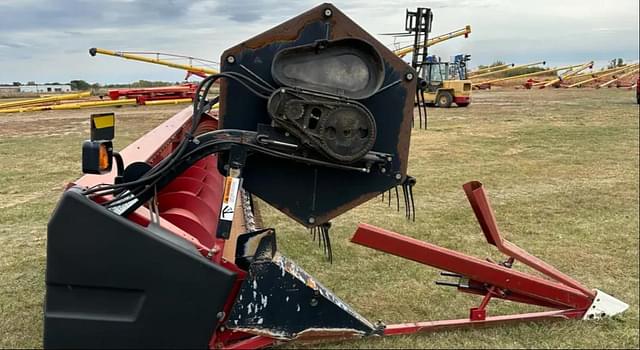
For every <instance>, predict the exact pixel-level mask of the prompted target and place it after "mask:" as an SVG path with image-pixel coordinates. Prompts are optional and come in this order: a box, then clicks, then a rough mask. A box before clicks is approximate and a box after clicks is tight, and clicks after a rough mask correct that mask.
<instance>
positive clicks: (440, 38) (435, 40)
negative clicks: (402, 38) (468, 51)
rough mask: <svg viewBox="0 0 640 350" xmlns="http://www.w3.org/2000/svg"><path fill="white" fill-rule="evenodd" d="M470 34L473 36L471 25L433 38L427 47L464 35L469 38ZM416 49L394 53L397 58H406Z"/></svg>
mask: <svg viewBox="0 0 640 350" xmlns="http://www.w3.org/2000/svg"><path fill="white" fill-rule="evenodd" d="M469 34H471V26H470V25H466V26H465V27H464V28H462V29H458V30H454V31H453V32H450V33H446V34H442V35H438V36H436V37H434V38H431V39H429V40H428V41H427V47H430V46H433V45H435V44H438V43H441V42H443V41H447V40H449V39H453V38H456V37H459V36H462V35H464V37H465V38H466V37H468V36H469ZM413 50H414V48H413V46H407V47H403V48H400V49H397V50H395V51H394V52H393V53H395V54H396V56H398V57H400V58H403V57H404V56H406V55H407V54H409V53H411V52H413Z"/></svg>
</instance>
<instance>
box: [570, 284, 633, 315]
mask: <svg viewBox="0 0 640 350" xmlns="http://www.w3.org/2000/svg"><path fill="white" fill-rule="evenodd" d="M628 308H629V304H627V303H625V302H623V301H621V300H619V299H616V298H614V297H612V296H611V295H609V294H607V293H605V292H603V291H601V290H599V289H596V297H595V298H594V299H593V303H592V304H591V305H590V306H589V309H588V310H587V312H585V314H584V316H582V319H583V320H599V319H601V318H605V317H612V316H615V315H618V314H621V313H623V312H624V311H625V310H626V309H628Z"/></svg>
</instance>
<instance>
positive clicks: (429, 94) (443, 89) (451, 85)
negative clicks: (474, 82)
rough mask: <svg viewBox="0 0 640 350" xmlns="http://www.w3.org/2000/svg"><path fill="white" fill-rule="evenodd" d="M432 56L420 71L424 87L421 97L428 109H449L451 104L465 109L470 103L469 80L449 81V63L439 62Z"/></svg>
mask: <svg viewBox="0 0 640 350" xmlns="http://www.w3.org/2000/svg"><path fill="white" fill-rule="evenodd" d="M436 59H437V57H436V56H432V57H431V60H430V62H429V63H428V64H427V65H426V66H425V67H424V69H423V70H422V74H423V77H422V78H423V79H424V81H425V84H426V86H425V87H424V88H423V93H422V96H423V98H424V103H425V104H426V105H427V106H430V107H442V108H449V107H451V105H452V104H453V103H455V104H456V105H457V106H458V107H467V106H468V105H469V104H470V103H471V80H468V79H465V80H450V79H449V62H440V61H439V59H438V60H437V61H436Z"/></svg>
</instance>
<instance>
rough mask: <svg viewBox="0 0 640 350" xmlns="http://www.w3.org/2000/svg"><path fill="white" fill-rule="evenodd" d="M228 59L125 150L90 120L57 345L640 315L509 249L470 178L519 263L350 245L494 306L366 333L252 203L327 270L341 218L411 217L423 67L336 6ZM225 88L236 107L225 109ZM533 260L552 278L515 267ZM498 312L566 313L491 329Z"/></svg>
mask: <svg viewBox="0 0 640 350" xmlns="http://www.w3.org/2000/svg"><path fill="white" fill-rule="evenodd" d="M221 61H222V62H223V64H222V69H221V72H220V73H219V74H213V75H211V76H208V77H207V78H205V79H204V80H203V81H202V83H201V84H200V86H199V87H198V89H197V91H196V98H195V99H194V105H193V107H191V108H187V109H185V110H183V111H182V112H180V113H178V114H176V115H175V116H174V117H172V118H170V119H169V120H167V121H166V122H164V123H163V124H161V125H160V126H158V127H157V128H155V129H153V130H152V131H150V132H149V133H148V134H146V135H145V136H143V137H141V138H140V139H138V140H136V141H135V142H133V143H132V144H130V145H129V146H127V147H126V148H124V149H123V150H121V151H120V152H115V151H114V150H113V147H112V144H111V139H112V138H113V129H114V123H115V117H114V116H113V115H108V114H107V115H104V114H103V115H94V116H92V119H91V121H92V138H91V140H89V141H86V142H85V144H84V145H83V169H84V171H85V172H86V173H88V174H87V175H85V176H83V177H82V178H80V179H79V180H77V181H76V182H75V183H73V184H70V185H69V187H68V189H67V190H66V191H65V193H64V194H63V196H62V199H61V200H60V202H59V204H58V207H57V208H56V210H55V211H54V213H53V215H52V217H51V220H50V222H49V228H48V241H47V242H48V246H47V272H46V285H47V291H46V300H45V315H44V318H45V322H44V346H45V347H47V348H61V347H64V348H66V347H83V348H133V347H136V348H137V347H146V348H160V347H162V348H164V347H182V348H206V347H209V348H263V347H268V346H273V345H276V344H279V343H283V342H287V341H299V342H315V341H323V340H341V339H351V338H359V337H365V336H386V335H397V334H409V333H416V332H420V331H431V330H436V329H443V328H452V327H462V326H479V325H488V324H494V323H504V322H510V321H523V320H538V319H546V318H564V319H569V318H585V319H593V318H600V317H605V316H613V315H615V314H618V313H620V312H622V311H624V310H625V309H626V308H627V307H628V305H626V304H624V303H622V302H620V301H618V300H617V299H615V298H613V297H610V296H608V295H606V294H605V293H603V292H601V291H597V290H596V291H594V290H591V289H589V288H586V287H585V286H583V285H582V284H580V283H579V282H577V281H575V280H573V279H572V278H570V277H568V276H566V275H564V274H562V273H561V272H559V271H557V270H556V269H554V268H553V267H551V266H549V265H548V264H546V263H544V262H543V261H541V260H540V259H538V258H536V257H534V256H531V255H530V254H528V253H526V252H525V251H524V250H522V249H520V248H518V247H516V246H515V245H513V244H511V243H509V242H507V241H505V240H503V239H502V238H501V236H500V234H499V231H498V228H497V225H496V223H495V219H494V217H493V214H492V212H491V209H490V206H489V203H488V200H487V198H486V196H485V194H484V190H483V188H482V185H481V184H480V183H478V182H470V183H468V184H466V185H465V186H464V189H465V192H466V194H467V197H468V198H469V201H470V203H471V206H472V208H473V211H474V213H475V215H476V217H477V219H478V221H479V223H480V226H481V227H482V230H483V232H484V233H485V235H486V238H487V241H488V242H489V243H490V244H492V245H495V246H496V247H497V248H498V249H499V250H500V251H501V252H502V253H504V254H505V261H502V262H488V261H485V260H480V259H477V258H474V257H469V256H466V255H464V254H461V253H458V252H455V251H451V250H448V249H444V248H440V247H438V246H435V245H432V244H428V243H425V242H421V241H417V240H415V239H412V238H409V237H406V236H403V235H400V234H398V233H393V232H390V231H386V230H383V229H380V228H376V227H373V226H370V225H367V224H361V225H360V226H359V227H358V229H357V231H356V233H355V234H354V236H353V238H352V241H353V242H354V243H357V244H361V245H364V246H367V247H370V248H373V249H377V250H381V251H384V252H387V253H390V254H394V255H397V256H401V257H404V258H407V259H409V260H413V261H417V262H420V263H423V264H426V265H429V266H433V267H435V268H438V269H443V270H445V272H444V275H445V276H448V277H453V278H454V279H456V281H455V282H441V283H440V284H444V285H450V286H455V287H456V288H457V289H458V290H460V291H462V292H466V293H472V294H478V295H481V296H483V299H482V301H481V302H480V304H479V306H478V307H475V308H472V309H471V310H470V311H469V318H466V319H457V320H445V321H429V322H418V323H407V324H397V325H385V324H384V323H382V322H375V323H374V322H370V321H368V320H366V319H365V318H364V317H362V316H361V315H359V314H358V313H357V312H356V311H355V310H354V309H353V308H351V307H350V306H349V305H348V304H346V303H345V302H344V301H342V300H341V299H340V298H338V297H337V296H336V295H335V294H333V293H332V292H331V291H330V290H328V289H327V288H326V287H324V286H323V285H322V284H321V283H320V282H319V281H318V280H316V279H315V278H314V277H313V276H311V275H309V274H308V273H306V272H305V271H304V270H303V269H302V267H300V266H298V265H297V264H296V263H295V262H293V261H292V260H291V259H288V258H287V257H285V256H283V255H282V254H280V253H279V252H278V250H277V242H276V231H275V229H273V228H265V227H263V225H262V223H261V222H260V216H259V212H258V211H257V210H256V208H255V207H254V205H253V201H252V197H253V196H257V197H259V198H260V199H262V200H264V201H265V202H267V203H269V204H270V205H272V206H274V207H275V208H277V209H279V210H280V211H282V212H283V213H285V214H286V215H288V216H290V217H291V218H293V219H294V220H296V221H297V222H299V223H300V224H302V225H304V226H305V227H307V228H309V229H311V230H312V231H313V232H315V233H316V234H318V237H317V239H320V240H322V242H323V243H324V246H325V250H326V252H327V254H328V255H329V256H330V254H331V245H330V240H329V227H330V220H331V219H333V218H335V217H336V216H338V215H340V214H343V213H345V212H346V211H348V210H350V209H352V208H354V207H356V206H358V205H360V204H362V203H364V202H366V201H368V200H369V199H371V198H373V197H376V196H378V195H380V194H382V193H385V192H387V191H391V190H392V189H394V188H397V187H400V188H402V189H403V190H404V191H405V195H404V197H405V204H406V206H407V207H410V206H411V204H410V203H411V202H412V199H410V198H411V187H412V186H413V185H414V184H415V178H413V177H411V176H409V175H408V174H407V162H408V150H409V139H410V135H411V123H412V120H413V107H414V96H415V93H416V89H417V76H416V74H415V71H414V70H413V69H412V68H411V67H409V66H408V65H407V64H406V63H404V62H403V61H402V60H401V59H400V58H398V57H397V56H396V55H394V54H393V52H391V51H389V50H388V49H386V48H385V47H384V46H383V45H381V44H380V43H379V42H378V41H376V40H375V39H374V38H373V37H371V36H370V35H369V34H368V33H366V32H365V31H364V30H363V29H362V28H360V27H359V26H357V25H356V24H355V23H354V22H352V21H351V20H350V19H349V18H348V17H346V16H345V15H344V14H343V13H342V12H340V11H339V10H338V9H336V8H335V7H334V6H332V5H331V4H323V5H320V6H318V7H316V8H313V9H311V10H309V11H307V12H305V13H303V14H301V15H299V16H297V17H295V18H293V19H291V20H289V21H287V22H285V23H283V24H281V25H279V26H277V27H274V28H272V29H270V30H268V31H267V32H265V33H263V34H260V35H258V36H256V37H254V38H252V39H249V40H247V41H245V42H243V43H242V44H240V45H237V46H235V47H233V48H231V49H228V50H227V51H225V52H224V53H223V55H222V60H221ZM217 80H220V81H221V90H220V96H219V97H213V98H210V96H209V95H210V94H209V89H210V87H211V86H212V85H213V84H214V83H215V82H216V81H217ZM216 103H219V105H220V107H219V110H213V109H212V107H213V106H214V105H215V104H216ZM114 159H115V164H114ZM408 210H409V212H411V211H412V209H410V208H408ZM518 261H519V262H521V263H523V264H526V265H528V266H529V267H532V268H534V269H536V270H538V271H539V272H540V273H542V274H544V275H545V276H547V277H548V278H541V277H538V276H534V275H532V274H529V273H524V272H518V271H515V269H514V264H515V263H516V262H518ZM390 272H393V271H390ZM491 299H505V300H509V301H512V302H519V303H525V304H532V305H537V306H543V307H548V308H550V309H551V311H543V312H538V313H528V314H516V315H502V316H489V315H487V310H488V304H489V301H490V300H491Z"/></svg>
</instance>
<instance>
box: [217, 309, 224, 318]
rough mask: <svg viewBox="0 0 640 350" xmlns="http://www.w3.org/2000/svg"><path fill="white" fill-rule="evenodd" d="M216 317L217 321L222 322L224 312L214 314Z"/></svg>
mask: <svg viewBox="0 0 640 350" xmlns="http://www.w3.org/2000/svg"><path fill="white" fill-rule="evenodd" d="M216 317H217V318H218V319H219V320H222V319H223V318H224V311H220V312H218V313H217V314H216Z"/></svg>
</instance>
